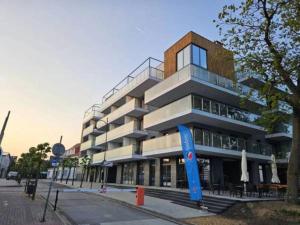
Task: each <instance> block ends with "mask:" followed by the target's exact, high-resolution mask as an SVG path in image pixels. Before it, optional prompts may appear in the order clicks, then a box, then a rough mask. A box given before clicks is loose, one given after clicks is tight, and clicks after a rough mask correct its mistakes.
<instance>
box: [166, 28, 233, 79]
mask: <svg viewBox="0 0 300 225" xmlns="http://www.w3.org/2000/svg"><path fill="white" fill-rule="evenodd" d="M191 43H193V44H195V45H198V46H200V47H202V48H204V49H206V50H207V69H208V70H209V71H211V72H214V73H216V74H219V75H221V76H224V77H227V78H230V79H235V76H234V60H233V53H232V52H231V51H229V50H227V49H225V48H223V46H222V45H221V44H217V43H214V42H212V41H210V40H208V39H206V38H204V37H202V36H200V35H198V34H196V33H194V32H189V33H187V34H186V35H185V36H184V37H182V38H181V39H180V40H179V41H177V42H176V43H175V44H174V45H172V46H171V47H170V48H169V49H167V50H166V51H165V53H164V61H165V68H164V69H165V78H167V77H169V76H171V75H172V74H174V73H175V72H176V54H177V52H179V51H180V50H182V49H183V48H184V47H186V46H187V45H189V44H191Z"/></svg>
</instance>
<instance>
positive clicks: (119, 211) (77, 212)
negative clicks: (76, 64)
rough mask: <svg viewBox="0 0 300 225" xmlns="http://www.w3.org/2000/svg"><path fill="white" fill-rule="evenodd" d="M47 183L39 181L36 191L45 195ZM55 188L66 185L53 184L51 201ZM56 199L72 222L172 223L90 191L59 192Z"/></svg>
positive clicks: (62, 187)
mask: <svg viewBox="0 0 300 225" xmlns="http://www.w3.org/2000/svg"><path fill="white" fill-rule="evenodd" d="M48 185H49V183H48V181H45V180H42V181H40V182H39V187H38V193H40V194H42V195H43V196H46V194H47V191H48V187H49V186H48ZM57 188H58V189H65V188H66V187H65V186H63V185H60V184H54V186H53V189H52V192H51V197H50V201H51V203H54V200H55V193H56V190H57ZM58 199H59V200H58V204H57V205H58V208H59V209H60V210H61V211H63V213H64V215H65V216H66V217H67V218H69V220H71V221H72V223H74V224H79V225H83V224H90V225H96V224H97V225H99V224H101V225H117V224H120V225H121V224H124V225H125V224H133V225H134V224H144V225H152V224H157V225H171V224H173V223H170V222H168V221H164V220H161V219H157V218H155V217H153V216H152V215H148V214H146V213H144V212H141V211H139V210H137V209H134V208H129V207H126V206H124V205H121V204H118V203H116V202H114V201H111V200H109V199H107V198H104V197H101V196H99V195H95V194H92V193H83V192H60V193H59V197H58Z"/></svg>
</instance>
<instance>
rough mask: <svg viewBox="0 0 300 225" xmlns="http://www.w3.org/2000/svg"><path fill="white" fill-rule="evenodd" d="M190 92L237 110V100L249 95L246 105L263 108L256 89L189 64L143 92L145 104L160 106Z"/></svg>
mask: <svg viewBox="0 0 300 225" xmlns="http://www.w3.org/2000/svg"><path fill="white" fill-rule="evenodd" d="M190 93H195V94H198V95H201V96H205V97H209V98H212V99H222V101H224V103H227V104H231V105H234V106H237V107H238V106H239V105H240V98H241V97H242V96H248V95H249V96H250V97H249V101H247V104H248V105H249V106H256V107H257V106H264V105H265V100H264V99H260V98H259V97H258V96H259V95H258V91H257V90H254V89H252V88H250V87H248V86H245V85H242V84H239V83H234V81H233V80H230V79H228V78H225V77H223V76H220V75H217V74H214V73H212V72H210V71H208V70H205V69H203V68H201V67H198V66H195V65H192V64H190V65H187V66H186V67H184V68H183V69H181V70H179V71H177V72H176V73H175V74H173V75H172V76H170V77H168V78H167V79H165V80H163V81H162V82H160V83H159V84H157V85H155V86H154V87H152V88H150V89H149V90H147V91H146V92H145V103H146V104H149V105H153V106H156V107H161V106H162V105H165V104H168V103H170V102H173V101H175V100H176V99H179V98H181V97H183V96H186V95H188V94H190ZM250 93H251V95H250Z"/></svg>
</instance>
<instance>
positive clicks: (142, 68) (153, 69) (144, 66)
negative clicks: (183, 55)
mask: <svg viewBox="0 0 300 225" xmlns="http://www.w3.org/2000/svg"><path fill="white" fill-rule="evenodd" d="M163 65H164V62H162V61H160V60H158V59H155V58H152V57H149V58H148V59H146V60H145V61H144V62H142V63H141V64H140V65H139V66H138V67H137V68H135V69H134V70H133V71H132V72H131V73H129V74H128V75H127V76H126V77H125V78H124V79H123V80H121V81H120V82H119V83H118V84H117V85H116V86H115V87H113V88H112V89H111V90H110V91H108V92H107V93H106V94H105V95H104V96H103V98H102V102H105V101H106V100H107V99H109V98H110V97H112V96H113V95H114V94H116V93H117V92H119V91H120V90H121V89H122V88H124V87H125V86H127V85H128V84H129V83H131V82H134V80H135V79H137V78H138V77H139V76H140V75H141V74H144V73H149V75H150V76H151V77H155V78H158V79H163V77H164V71H163Z"/></svg>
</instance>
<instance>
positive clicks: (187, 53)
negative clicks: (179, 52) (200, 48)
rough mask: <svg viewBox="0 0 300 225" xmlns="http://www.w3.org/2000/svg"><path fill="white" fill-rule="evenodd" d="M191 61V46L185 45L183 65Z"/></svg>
mask: <svg viewBox="0 0 300 225" xmlns="http://www.w3.org/2000/svg"><path fill="white" fill-rule="evenodd" d="M190 63H191V46H187V47H185V48H184V49H183V66H187V65H188V64H190Z"/></svg>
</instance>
